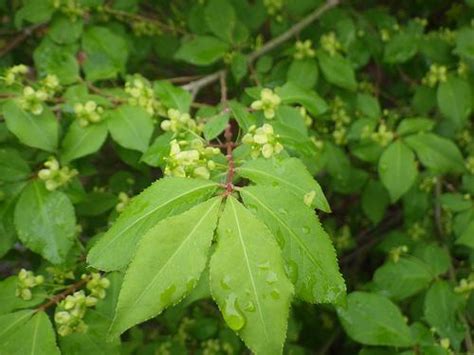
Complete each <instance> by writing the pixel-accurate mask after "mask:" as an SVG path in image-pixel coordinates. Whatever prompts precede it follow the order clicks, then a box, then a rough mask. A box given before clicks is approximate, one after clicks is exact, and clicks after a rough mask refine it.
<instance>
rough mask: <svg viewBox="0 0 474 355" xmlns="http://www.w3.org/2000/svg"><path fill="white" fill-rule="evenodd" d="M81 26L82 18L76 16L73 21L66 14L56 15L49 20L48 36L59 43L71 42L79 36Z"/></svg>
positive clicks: (82, 26) (82, 24)
mask: <svg viewBox="0 0 474 355" xmlns="http://www.w3.org/2000/svg"><path fill="white" fill-rule="evenodd" d="M83 28H84V21H83V20H82V18H76V19H75V20H74V21H73V20H72V19H71V18H70V17H69V16H67V15H58V16H55V17H54V19H53V21H51V25H50V26H49V30H48V36H49V37H51V39H52V40H53V41H55V42H57V43H59V44H71V43H74V42H75V41H77V40H78V39H79V38H80V37H81V35H82V29H83Z"/></svg>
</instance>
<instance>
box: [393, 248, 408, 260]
mask: <svg viewBox="0 0 474 355" xmlns="http://www.w3.org/2000/svg"><path fill="white" fill-rule="evenodd" d="M406 253H408V247H407V246H406V245H400V246H398V247H394V248H392V249H390V252H389V258H390V260H392V261H393V262H394V263H398V261H399V260H400V257H401V256H402V255H403V254H406Z"/></svg>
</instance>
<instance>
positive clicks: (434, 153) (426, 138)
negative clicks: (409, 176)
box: [405, 133, 465, 173]
mask: <svg viewBox="0 0 474 355" xmlns="http://www.w3.org/2000/svg"><path fill="white" fill-rule="evenodd" d="M405 142H406V143H407V144H408V145H409V146H410V147H411V148H412V149H413V150H415V152H416V154H417V155H418V158H419V159H420V160H421V163H422V164H423V165H424V166H426V167H427V168H429V169H430V170H433V172H437V173H448V172H453V173H460V172H463V171H464V170H465V168H464V159H463V157H462V154H461V152H460V151H459V148H458V147H457V146H456V145H455V144H454V143H453V142H452V141H450V140H448V139H446V138H443V137H440V136H438V135H436V134H433V133H420V134H416V135H412V136H409V137H406V138H405Z"/></svg>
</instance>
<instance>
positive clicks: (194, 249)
mask: <svg viewBox="0 0 474 355" xmlns="http://www.w3.org/2000/svg"><path fill="white" fill-rule="evenodd" d="M220 203H221V198H220V197H216V198H213V199H211V200H209V201H206V202H203V203H201V204H199V205H197V206H195V207H193V208H191V209H190V210H189V211H187V212H184V213H182V214H180V215H177V216H174V217H170V218H166V219H164V220H162V221H161V222H159V223H158V224H157V225H156V226H154V227H153V228H151V229H150V230H149V231H148V232H147V233H146V235H145V236H144V237H143V238H142V239H141V240H140V243H139V246H138V248H137V251H136V253H135V256H134V258H133V259H132V261H131V262H130V266H129V267H128V269H127V272H126V274H125V278H124V281H123V284H122V289H121V290H120V296H119V300H118V304H117V310H116V313H115V317H114V320H113V323H112V326H111V331H110V332H111V333H112V334H114V335H119V334H121V333H123V332H124V331H125V330H127V329H128V328H130V327H132V326H134V325H135V324H138V323H141V322H143V321H145V320H147V319H149V318H151V317H154V316H156V315H158V314H160V313H161V312H162V311H163V310H164V309H165V308H167V307H169V306H171V305H173V304H175V303H177V302H179V301H180V300H181V299H183V298H184V297H185V296H186V295H187V294H189V293H190V291H191V290H192V289H193V288H194V287H195V286H196V284H197V282H198V280H199V276H200V275H201V273H202V271H203V270H204V267H205V266H206V263H207V254H208V251H209V247H210V246H211V241H212V238H213V235H214V229H215V228H216V224H217V216H218V212H219V206H220Z"/></svg>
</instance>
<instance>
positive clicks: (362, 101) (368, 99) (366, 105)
mask: <svg viewBox="0 0 474 355" xmlns="http://www.w3.org/2000/svg"><path fill="white" fill-rule="evenodd" d="M357 109H358V110H359V111H360V112H361V113H362V114H363V115H364V116H366V117H368V118H372V119H378V118H380V116H381V115H382V110H381V109H380V103H379V101H378V100H377V99H376V98H375V97H374V96H372V95H369V94H363V93H362V94H357Z"/></svg>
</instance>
